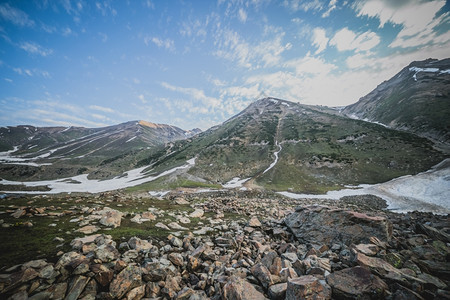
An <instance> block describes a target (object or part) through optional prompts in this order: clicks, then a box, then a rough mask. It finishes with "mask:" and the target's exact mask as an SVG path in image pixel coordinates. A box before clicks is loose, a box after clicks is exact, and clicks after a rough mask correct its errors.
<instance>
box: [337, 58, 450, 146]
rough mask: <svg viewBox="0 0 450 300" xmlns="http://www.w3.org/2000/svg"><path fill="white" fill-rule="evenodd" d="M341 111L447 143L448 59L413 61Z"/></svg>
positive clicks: (449, 110) (449, 137)
mask: <svg viewBox="0 0 450 300" xmlns="http://www.w3.org/2000/svg"><path fill="white" fill-rule="evenodd" d="M342 112H343V113H344V114H345V115H348V116H352V117H357V118H360V119H367V120H369V121H375V122H380V123H382V124H385V125H387V126H389V127H391V128H395V129H400V130H404V131H409V132H413V133H415V134H418V135H420V136H423V137H427V138H430V139H432V140H434V141H438V142H443V143H446V144H450V118H449V116H450V59H443V60H433V59H428V60H425V61H418V62H413V63H411V64H410V65H409V66H407V67H405V68H404V69H403V70H401V71H400V72H399V73H398V74H397V75H395V76H394V77H392V78H391V79H390V80H388V81H385V82H383V83H381V84H380V85H379V86H378V87H377V88H376V89H375V90H373V91H372V92H370V93H369V94H368V95H366V96H364V97H362V98H361V99H360V100H359V101H358V102H357V103H355V104H352V105H349V106H347V107H345V108H344V109H343V111H342Z"/></svg>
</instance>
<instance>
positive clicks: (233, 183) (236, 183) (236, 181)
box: [222, 177, 251, 189]
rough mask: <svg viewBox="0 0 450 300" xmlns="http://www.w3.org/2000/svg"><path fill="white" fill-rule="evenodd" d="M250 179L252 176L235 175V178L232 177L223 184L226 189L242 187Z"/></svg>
mask: <svg viewBox="0 0 450 300" xmlns="http://www.w3.org/2000/svg"><path fill="white" fill-rule="evenodd" d="M250 179H251V178H245V179H240V178H239V177H234V178H233V179H231V180H230V181H228V182H227V183H225V184H223V185H222V186H223V187H224V188H226V189H234V188H238V187H242V185H243V184H244V183H246V182H247V181H249V180H250Z"/></svg>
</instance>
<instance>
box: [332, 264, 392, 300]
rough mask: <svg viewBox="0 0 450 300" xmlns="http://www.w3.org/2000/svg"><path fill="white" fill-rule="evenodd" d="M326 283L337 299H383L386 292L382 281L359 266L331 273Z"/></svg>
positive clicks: (385, 286) (386, 287)
mask: <svg viewBox="0 0 450 300" xmlns="http://www.w3.org/2000/svg"><path fill="white" fill-rule="evenodd" d="M327 283H328V284H329V285H330V286H331V289H332V293H333V297H335V298H339V299H340V298H344V299H360V298H361V299H384V298H385V296H386V291H387V290H388V286H387V284H386V283H385V282H384V281H383V280H381V279H380V278H379V277H378V276H376V275H372V273H371V272H370V270H369V269H366V268H363V267H360V266H357V267H353V268H347V269H344V270H340V271H336V272H333V273H331V274H330V275H328V277H327Z"/></svg>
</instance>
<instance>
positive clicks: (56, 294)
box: [47, 282, 67, 299]
mask: <svg viewBox="0 0 450 300" xmlns="http://www.w3.org/2000/svg"><path fill="white" fill-rule="evenodd" d="M66 291H67V282H61V283H57V284H54V285H52V286H50V287H49V288H48V289H47V292H49V293H50V294H52V295H53V298H52V299H64V296H65V295H66Z"/></svg>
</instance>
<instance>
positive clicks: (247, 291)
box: [222, 276, 267, 300]
mask: <svg viewBox="0 0 450 300" xmlns="http://www.w3.org/2000/svg"><path fill="white" fill-rule="evenodd" d="M222 298H223V299H224V300H262V299H267V298H266V297H264V294H263V293H261V292H259V291H258V290H256V289H255V287H254V286H253V285H251V284H250V283H249V282H248V281H246V280H244V279H242V278H239V277H236V276H231V277H230V278H229V279H228V281H227V283H226V284H225V286H224V287H223V294H222Z"/></svg>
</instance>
